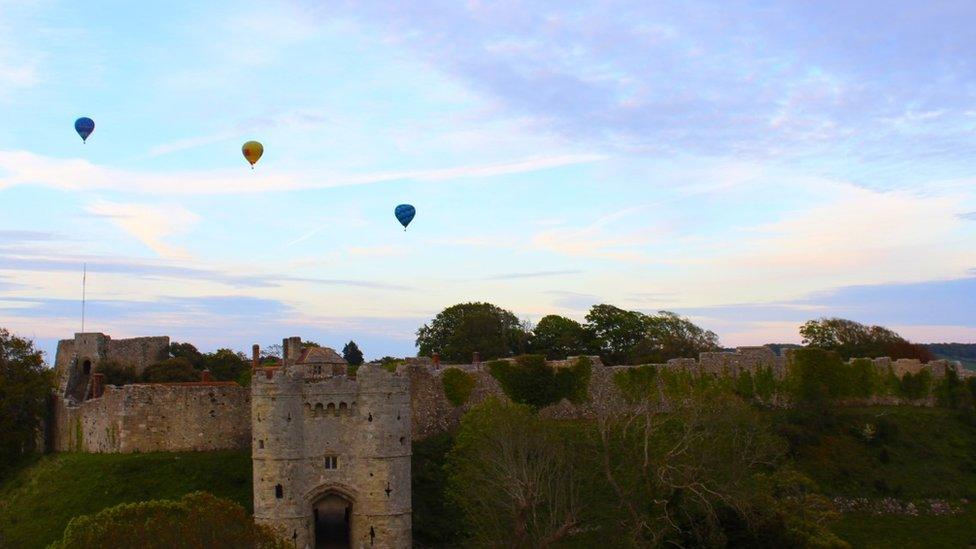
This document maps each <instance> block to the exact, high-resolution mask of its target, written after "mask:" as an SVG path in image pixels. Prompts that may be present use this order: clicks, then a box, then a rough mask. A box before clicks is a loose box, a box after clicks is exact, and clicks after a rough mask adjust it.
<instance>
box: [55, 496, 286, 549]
mask: <svg viewBox="0 0 976 549" xmlns="http://www.w3.org/2000/svg"><path fill="white" fill-rule="evenodd" d="M52 547H53V548H54V549H67V548H72V549H74V548H77V549H100V548H102V547H145V548H146V549H154V548H159V549H164V548H170V547H215V548H224V547H225V548H228V549H230V548H236V547H254V548H281V549H284V548H286V547H288V545H287V544H286V543H284V541H282V540H280V539H278V538H277V537H276V536H275V535H274V533H273V532H272V530H271V529H270V528H268V527H267V526H258V525H256V524H255V523H254V520H253V519H252V518H251V517H250V516H249V515H248V513H247V511H245V510H244V508H243V507H241V506H240V505H238V504H236V503H234V502H232V501H228V500H224V499H220V498H217V497H214V496H213V495H211V494H208V493H206V492H194V493H192V494H187V495H185V496H183V497H182V498H180V500H179V501H170V500H152V501H143V502H139V503H123V504H120V505H116V506H115V507H109V508H107V509H103V510H102V511H99V512H98V513H96V514H94V515H81V516H78V517H75V518H73V519H71V522H70V523H68V527H67V528H66V529H65V531H64V537H63V538H62V539H61V541H60V542H57V543H54V544H53V545H52Z"/></svg>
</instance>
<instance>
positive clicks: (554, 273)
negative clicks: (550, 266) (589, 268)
mask: <svg viewBox="0 0 976 549" xmlns="http://www.w3.org/2000/svg"><path fill="white" fill-rule="evenodd" d="M582 272H583V271H580V270H578V269H570V270H562V271H535V272H529V273H503V274H497V275H494V276H489V277H488V278H487V280H517V279H522V278H546V277H550V276H566V275H573V274H580V273H582Z"/></svg>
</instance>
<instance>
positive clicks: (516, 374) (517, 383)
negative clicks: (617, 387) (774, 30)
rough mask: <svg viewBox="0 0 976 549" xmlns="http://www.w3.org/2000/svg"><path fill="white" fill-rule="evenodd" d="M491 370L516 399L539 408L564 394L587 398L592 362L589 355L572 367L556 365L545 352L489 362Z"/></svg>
mask: <svg viewBox="0 0 976 549" xmlns="http://www.w3.org/2000/svg"><path fill="white" fill-rule="evenodd" d="M488 371H489V372H491V375H492V377H494V378H495V379H496V380H498V383H499V384H500V385H501V386H502V390H503V391H505V394H506V395H507V396H508V398H510V399H512V401H513V402H517V403H519V404H527V405H529V406H532V407H534V408H537V409H538V408H543V407H545V406H548V405H550V404H555V403H557V402H559V401H560V400H562V399H564V398H566V399H569V400H570V401H572V402H582V401H584V400H585V399H586V395H587V390H588V388H589V383H590V375H591V373H592V365H591V363H590V360H589V359H588V358H586V357H581V358H580V359H578V360H577V361H576V363H575V364H573V365H572V366H570V367H569V368H559V369H556V368H553V367H552V366H550V365H549V364H547V363H546V357H544V356H542V355H522V356H520V357H517V358H516V359H515V360H514V361H508V360H496V361H493V362H489V363H488Z"/></svg>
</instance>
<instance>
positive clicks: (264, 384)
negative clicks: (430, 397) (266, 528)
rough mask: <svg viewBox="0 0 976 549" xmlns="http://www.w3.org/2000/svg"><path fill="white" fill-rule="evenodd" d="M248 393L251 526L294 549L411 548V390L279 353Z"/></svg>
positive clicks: (384, 378)
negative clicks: (289, 543) (276, 534)
mask: <svg viewBox="0 0 976 549" xmlns="http://www.w3.org/2000/svg"><path fill="white" fill-rule="evenodd" d="M282 348H283V355H284V356H283V357H282V361H281V364H280V365H278V366H274V367H270V368H259V369H257V370H256V371H255V373H254V377H253V380H252V383H251V422H252V436H253V440H252V444H251V448H252V450H251V452H252V459H253V463H254V517H255V519H256V520H257V521H258V522H261V523H264V524H268V525H271V526H272V527H273V528H275V529H276V530H278V531H279V532H280V534H281V535H282V536H283V537H284V538H285V539H287V540H289V541H293V542H294V543H295V546H296V547H299V548H312V547H342V546H347V547H354V548H360V547H384V548H386V547H410V546H411V535H410V528H411V523H410V513H411V509H410V453H411V451H410V380H409V378H408V377H407V374H406V372H405V371H398V372H390V371H387V370H386V369H384V368H382V367H380V366H375V365H368V364H364V365H363V366H361V367H360V368H359V370H358V371H357V372H355V374H348V373H347V365H346V362H345V361H344V360H343V359H342V358H341V357H340V356H339V355H338V354H336V352H335V351H333V350H332V349H325V348H311V349H304V350H303V349H302V344H301V339H300V338H297V337H293V338H288V339H286V340H285V341H284V344H283V345H282Z"/></svg>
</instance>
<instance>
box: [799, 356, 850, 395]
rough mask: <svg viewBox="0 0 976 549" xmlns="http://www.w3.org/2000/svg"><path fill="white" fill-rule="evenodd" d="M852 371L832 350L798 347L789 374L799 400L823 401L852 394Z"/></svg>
mask: <svg viewBox="0 0 976 549" xmlns="http://www.w3.org/2000/svg"><path fill="white" fill-rule="evenodd" d="M849 371H850V368H849V367H848V366H847V365H846V364H844V361H843V360H841V358H840V355H838V354H837V353H835V352H833V351H824V350H823V349H815V348H805V349H797V350H796V351H794V352H793V360H792V363H791V364H790V369H789V372H788V374H787V376H788V386H789V389H790V392H791V393H792V396H793V397H794V398H795V399H796V400H797V402H800V403H823V402H826V401H828V400H830V399H834V398H838V397H842V396H847V395H848V394H849V393H850V384H849V378H850V375H849Z"/></svg>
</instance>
